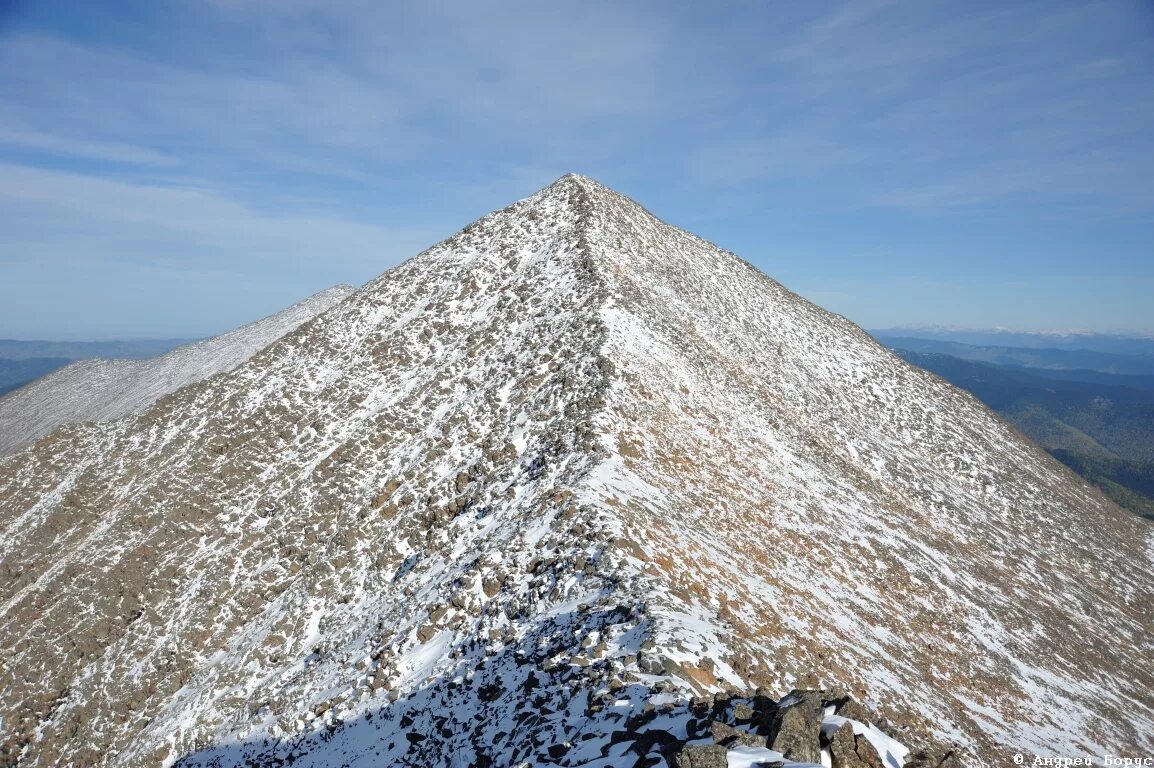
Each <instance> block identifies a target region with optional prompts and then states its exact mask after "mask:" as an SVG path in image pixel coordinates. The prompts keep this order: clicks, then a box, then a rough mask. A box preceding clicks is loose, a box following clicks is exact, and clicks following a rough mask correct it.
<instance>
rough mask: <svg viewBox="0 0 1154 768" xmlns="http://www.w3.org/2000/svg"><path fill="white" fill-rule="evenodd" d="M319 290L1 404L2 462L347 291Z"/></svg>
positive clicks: (66, 372)
mask: <svg viewBox="0 0 1154 768" xmlns="http://www.w3.org/2000/svg"><path fill="white" fill-rule="evenodd" d="M353 290H354V289H353V288H352V287H351V286H348V285H337V286H333V287H331V288H326V289H325V290H322V291H319V292H317V293H315V294H313V295H312V296H309V297H308V298H305V299H303V300H301V301H299V302H297V303H295V304H293V305H291V306H289V307H286V308H285V309H283V310H281V311H280V312H277V313H274V314H272V315H269V316H268V317H265V318H262V319H260V320H256V321H254V322H252V323H248V324H246V325H243V326H241V327H239V328H236V329H234V330H231V331H228V332H226V333H222V334H220V335H219V336H214V337H212V338H210V339H202V340H200V341H194V342H192V343H189V344H185V345H183V346H180V347H177V348H176V349H173V350H170V351H168V352H165V353H164V354H162V355H159V356H157V357H153V358H143V359H115V358H114V359H101V358H93V359H86V360H78V361H76V362H73V363H70V364H68V365H66V366H64V367H62V368H60V369H58V370H55V371H53V372H51V373H49V374H47V375H46V376H44V377H42V378H40V379H37V380H35V381H33V382H30V383H28V384H25V385H24V386H23V387H21V388H20V389H19V390H16V391H14V392H12V393H10V394H9V395H8V396H6V397H3V398H0V456H2V455H4V454H6V453H11V452H12V451H13V450H16V449H18V448H20V447H23V446H25V445H27V444H29V443H31V442H33V441H35V440H37V439H39V438H41V437H43V436H44V435H46V434H48V433H49V432H50V431H51V430H52V429H54V428H56V427H58V426H60V425H62V424H68V423H71V422H75V421H107V420H110V419H115V418H118V417H121V416H126V415H128V414H130V413H134V412H137V411H139V410H142V409H144V408H146V407H147V406H148V405H149V404H150V403H152V402H153V401H155V400H156V399H157V398H158V397H161V396H163V395H165V394H168V393H170V392H173V391H175V390H176V389H179V388H180V387H182V386H185V385H187V384H191V383H194V382H195V381H197V380H199V379H200V378H204V377H207V376H211V375H214V374H216V373H220V372H222V371H226V370H228V369H229V368H231V367H233V366H236V365H238V364H240V363H241V362H243V361H244V360H245V359H246V358H248V357H249V356H250V355H252V354H253V353H254V352H256V351H257V350H259V349H261V348H262V347H264V346H266V345H267V344H269V343H270V342H272V341H275V340H276V339H277V338H278V337H279V336H281V335H283V334H284V333H286V332H288V331H289V330H291V329H292V328H294V327H296V326H297V325H299V324H300V323H302V322H305V321H307V320H309V319H311V318H312V317H314V316H315V315H316V314H318V313H320V312H323V311H324V310H326V309H328V308H329V307H331V306H332V305H333V304H334V303H336V302H337V301H340V300H342V299H344V298H345V297H346V296H348V295H349V294H350V293H352V292H353Z"/></svg>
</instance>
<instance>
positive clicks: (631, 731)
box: [557, 688, 963, 768]
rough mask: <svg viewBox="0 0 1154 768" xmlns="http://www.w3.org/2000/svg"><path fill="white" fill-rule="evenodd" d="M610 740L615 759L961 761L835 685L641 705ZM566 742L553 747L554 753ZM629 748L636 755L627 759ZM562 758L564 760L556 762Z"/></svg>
mask: <svg viewBox="0 0 1154 768" xmlns="http://www.w3.org/2000/svg"><path fill="white" fill-rule="evenodd" d="M624 726H625V727H624V728H623V729H622V730H620V731H618V732H617V733H615V734H614V735H613V738H612V743H613V744H616V745H621V744H622V743H627V744H628V745H629V746H628V747H627V748H626V749H625V750H624V751H623V752H622V751H621V750H620V748H618V749H614V750H612V751H613V752H614V753H615V754H617V755H618V756H619V757H618V758H617V760H619V761H620V762H615V763H614V764H616V765H626V764H632V765H637V766H650V765H661V764H663V763H664V764H669V765H672V766H674V768H733V766H740V767H741V768H788V767H789V766H805V765H819V766H824V767H825V768H961V766H962V765H963V763H962V761H961V759H960V758H959V750H958V749H957V748H956V747H954V746H951V745H945V744H942V743H939V742H936V741H934V740H932V739H929V738H928V737H925V736H923V735H920V734H916V733H913V732H912V731H910V730H909V729H905V728H899V727H895V726H893V725H892V724H890V723H889V722H887V721H886V720H885V719H884V718H880V717H877V716H875V715H874V714H873V713H872V712H871V711H870V710H869V709H868V708H866V707H865V706H864V705H862V704H861V703H859V702H857V701H854V700H853V699H852V698H851V697H850V696H849V694H848V693H847V692H846V691H845V690H844V689H840V688H829V689H825V690H794V691H792V692H790V694H789V695H787V696H785V697H784V698H782V699H781V700H780V701H774V700H773V699H771V698H769V697H768V696H764V695H754V696H752V697H739V696H730V695H727V694H719V695H716V696H711V697H702V698H698V699H696V700H694V701H693V702H690V703H684V702H679V703H669V704H664V705H658V706H652V705H650V706H647V707H646V709H645V710H643V712H642V713H641V714H640V715H635V716H634V717H633V718H631V719H630V720H629V721H627V722H626V723H624ZM565 751H568V750H567V748H564V747H558V748H557V757H559V758H560V757H562V754H563V752H565ZM630 756H633V758H634V760H635V762H632V763H630V760H629V758H630ZM561 764H565V763H564V762H562V763H561Z"/></svg>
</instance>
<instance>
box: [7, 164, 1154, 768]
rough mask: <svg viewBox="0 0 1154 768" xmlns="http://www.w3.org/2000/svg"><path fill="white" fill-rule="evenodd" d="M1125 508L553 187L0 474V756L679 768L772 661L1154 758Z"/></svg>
mask: <svg viewBox="0 0 1154 768" xmlns="http://www.w3.org/2000/svg"><path fill="white" fill-rule="evenodd" d="M1144 525H1145V523H1144V521H1141V520H1139V519H1137V518H1134V517H1133V516H1131V515H1128V514H1126V513H1123V512H1122V511H1121V510H1119V509H1117V508H1116V507H1114V506H1113V505H1112V504H1110V503H1109V502H1108V501H1106V500H1105V499H1104V498H1103V497H1101V495H1100V494H1097V493H1096V492H1093V491H1092V490H1090V489H1088V488H1087V487H1086V486H1085V485H1084V484H1083V483H1081V482H1079V481H1078V480H1077V479H1076V478H1074V477H1073V476H1072V475H1071V474H1070V473H1069V472H1068V471H1067V470H1066V469H1065V468H1063V467H1062V466H1061V465H1059V464H1057V463H1056V462H1055V461H1053V460H1052V459H1050V458H1049V457H1048V456H1047V455H1046V454H1045V453H1044V452H1042V451H1041V450H1040V449H1038V448H1037V447H1036V446H1033V445H1032V444H1030V443H1028V442H1026V441H1025V440H1024V439H1023V438H1022V437H1021V436H1020V435H1018V434H1017V433H1016V432H1014V431H1013V430H1012V429H1011V428H1009V427H1008V426H1007V425H1006V424H1004V423H1003V422H1002V421H1001V420H999V419H998V418H996V417H995V416H993V415H992V414H990V413H989V412H988V411H986V410H985V409H984V408H982V407H981V406H980V405H979V404H978V403H977V402H976V401H974V400H973V399H972V398H969V397H968V396H966V395H963V394H962V393H960V392H958V391H957V390H955V389H953V388H951V387H949V386H948V385H946V384H945V383H944V382H942V381H941V380H939V379H937V378H936V377H933V376H931V375H929V374H926V373H924V372H921V371H918V370H916V369H914V368H912V367H910V366H908V365H906V364H905V363H904V362H902V361H901V360H900V359H898V358H897V357H895V356H894V355H892V354H890V353H889V352H887V351H886V350H885V349H884V348H882V347H880V346H879V345H878V344H876V343H875V342H874V341H873V340H872V339H870V338H869V337H868V336H867V335H866V334H865V333H864V332H862V331H861V330H860V329H858V328H857V327H856V326H854V325H852V324H851V323H849V322H848V321H846V320H844V319H843V318H839V317H836V316H834V315H830V314H829V313H827V312H825V311H824V310H822V309H820V308H818V307H816V306H814V305H812V304H810V303H808V302H805V301H803V300H802V299H800V298H798V297H797V296H795V295H793V294H791V293H790V292H788V291H786V290H785V289H784V288H782V287H781V286H780V285H778V284H777V283H775V282H774V281H772V280H770V279H768V278H767V277H765V276H764V275H762V274H761V273H760V272H758V271H756V270H755V269H753V268H751V267H750V266H749V265H747V264H745V263H744V262H741V261H740V260H739V259H737V258H736V257H735V256H733V255H732V254H729V253H727V252H724V251H721V250H720V249H718V248H716V247H714V246H712V245H710V244H709V243H707V242H705V241H704V240H701V239H700V238H697V237H695V236H693V235H691V234H689V233H687V232H684V231H682V230H680V229H677V228H676V227H673V226H670V225H667V224H664V223H662V222H660V221H658V220H657V219H656V218H654V217H653V216H651V215H650V214H648V213H647V212H646V211H645V210H644V209H643V208H641V207H640V206H639V205H637V204H636V203H633V202H632V201H629V200H628V198H625V197H623V196H620V195H617V193H614V192H611V191H610V190H608V189H607V188H605V187H603V186H601V185H600V184H597V183H596V182H593V181H592V180H589V179H586V178H584V177H578V176H566V177H562V178H561V179H559V180H558V181H557V182H555V183H554V184H552V185H550V186H549V187H547V188H546V189H544V190H542V191H540V192H538V193H537V194H535V195H533V196H532V197H530V198H526V199H525V200H522V201H520V202H518V203H514V204H513V205H511V206H509V207H507V208H504V209H502V210H499V211H496V212H494V213H492V214H489V215H488V216H485V217H483V218H481V219H479V220H477V221H476V222H474V223H473V224H471V225H469V226H468V227H466V228H465V229H463V230H461V231H460V232H458V233H457V234H456V235H454V236H453V237H451V238H449V239H448V240H446V241H444V242H442V243H439V244H437V245H435V246H433V247H432V248H430V249H429V250H427V251H425V252H424V253H423V254H421V255H419V256H417V257H415V258H413V259H410V260H409V261H407V262H405V263H404V264H402V265H400V266H398V267H397V268H395V269H393V270H390V271H389V272H387V273H385V274H384V275H382V276H381V277H379V278H377V279H376V280H374V281H372V282H371V283H370V284H369V285H367V286H366V288H365V289H363V290H360V291H357V292H356V293H354V294H352V295H351V296H349V297H348V298H347V299H345V300H343V301H341V302H339V303H337V304H335V305H334V306H333V307H332V308H330V309H329V310H328V311H326V312H324V313H322V314H320V315H319V316H317V317H316V318H315V319H314V320H312V321H311V322H309V323H307V324H305V325H303V326H301V327H300V328H299V329H298V330H296V331H294V332H292V333H289V334H288V335H286V336H284V337H283V338H281V339H280V340H279V341H277V342H276V343H274V344H272V345H270V346H268V347H266V348H265V349H264V350H262V351H261V352H259V353H258V354H256V355H254V356H253V357H252V358H250V359H249V360H248V361H247V362H246V363H244V364H243V365H240V366H239V367H237V368H235V369H233V370H231V371H228V372H226V373H224V374H222V375H218V376H214V377H211V378H208V379H206V380H204V381H201V382H199V383H197V384H194V385H191V386H188V387H185V388H183V389H181V390H179V391H177V392H174V393H172V394H171V395H169V396H167V397H164V398H161V399H160V400H159V401H157V402H156V403H155V404H154V405H153V406H152V407H150V408H149V409H148V410H147V411H146V412H144V413H142V414H139V415H136V416H130V417H126V418H124V419H122V420H119V421H116V422H113V423H111V424H103V425H91V424H90V425H80V426H75V427H73V428H70V429H68V430H63V431H58V432H56V433H54V434H53V435H52V436H50V437H49V438H47V439H45V440H43V441H41V442H40V443H38V444H37V445H36V446H35V447H34V448H31V449H28V450H25V451H22V452H20V453H17V454H15V455H13V456H10V457H7V458H5V459H0V564H2V565H0V568H3V569H4V571H3V572H4V573H5V575H6V576H7V578H6V579H0V652H3V653H4V654H5V658H6V659H7V660H8V661H9V666H10V668H11V669H19V670H20V671H21V674H20V675H19V676H9V679H8V681H7V682H6V683H5V686H6V687H5V695H4V697H3V700H2V701H0V718H2V721H3V723H4V734H3V736H2V737H0V739H2V741H0V748H3V750H2V751H0V758H6V756H11V755H19V756H20V758H19V759H20V760H21V761H22V762H21V764H25V763H27V764H28V765H53V764H68V763H72V764H88V763H101V762H103V764H107V765H124V766H135V765H156V764H171V763H172V762H174V761H182V764H186V765H230V766H231V765H242V764H257V765H264V764H269V765H271V764H277V763H278V762H283V761H284V760H286V759H287V758H288V757H289V756H291V757H292V759H293V761H294V765H298V766H310V765H315V766H320V765H331V764H348V765H351V766H357V767H358V768H359V766H368V765H382V764H384V765H422V766H425V765H448V764H454V761H456V763H457V764H476V765H491V764H522V763H526V764H530V765H545V764H561V765H574V766H576V765H594V766H595V765H600V766H607V765H626V764H630V761H631V760H633V756H636V760H634V761H633V762H635V763H636V764H638V765H640V764H666V765H668V763H669V759H670V755H669V754H667V753H666V752H667V750H665V747H666V746H668V744H671V743H684V742H686V741H691V740H696V739H698V738H705V737H704V736H702V734H697V733H696V732H695V731H693V730H691V729H690V726H689V723H690V722H696V721H692V720H691V718H690V717H689V714H690V711H691V708H692V707H693V706H695V705H694V704H693V701H694V699H695V697H696V698H698V700H700V697H714V699H713V702H714V704H715V705H716V706H719V707H725V706H726V705H725V704H724V701H725V700H726V698H727V696H728V695H729V694H731V693H744V694H749V695H752V694H753V693H754V692H755V691H757V689H758V688H764V689H767V690H769V691H772V692H774V693H776V694H783V693H785V692H786V691H788V690H790V689H791V688H792V687H793V686H794V684H795V683H796V682H797V681H799V680H800V681H807V683H808V684H809V685H810V686H811V687H813V686H816V685H818V684H822V685H827V686H828V685H837V686H839V687H842V688H844V689H845V691H853V692H854V694H855V696H857V697H858V698H860V699H864V700H865V701H866V702H867V703H868V704H869V705H870V706H871V707H873V708H874V709H875V710H876V711H877V712H880V713H881V714H883V715H884V716H885V717H886V719H887V720H888V721H889V722H890V724H891V725H893V726H895V728H896V729H897V730H894V729H891V730H892V731H893V732H894V733H897V734H899V735H900V738H901V739H906V740H910V741H916V740H917V739H918V738H920V736H919V734H921V735H925V736H926V738H930V737H934V738H939V739H948V740H954V741H959V742H962V743H963V745H964V749H963V751H962V752H960V753H959V754H961V755H962V756H963V758H964V759H965V760H966V761H967V762H969V763H971V764H975V765H976V764H980V763H985V764H989V763H991V762H1001V761H1004V760H1007V759H1009V756H1010V755H1011V754H1012V753H1013V752H1015V751H1020V752H1028V753H1031V754H1084V753H1086V752H1087V751H1089V752H1098V753H1100V754H1101V753H1104V752H1105V751H1112V752H1114V753H1120V754H1125V753H1127V752H1126V751H1125V750H1128V751H1130V752H1134V753H1143V752H1148V751H1149V750H1151V749H1154V741H1152V739H1154V736H1152V735H1151V734H1154V699H1152V698H1151V697H1152V694H1151V691H1154V671H1152V670H1154V659H1151V657H1150V652H1149V645H1148V640H1147V638H1148V635H1149V631H1150V618H1149V617H1150V616H1151V615H1154V605H1152V604H1151V597H1150V596H1151V594H1154V576H1152V575H1151V574H1152V573H1154V568H1151V564H1152V563H1151V560H1150V558H1151V554H1150V552H1151V551H1154V548H1151V549H1150V551H1148V549H1147V544H1146V542H1147V540H1148V531H1147V529H1146V528H1144V527H1143V526H1144ZM1088 626H1089V627H1093V628H1094V631H1093V632H1090V631H1087V632H1079V631H1074V630H1073V629H1071V628H1078V627H1088ZM1023 628H1027V629H1028V630H1029V631H1024V630H1023ZM1103 637H1106V638H1109V639H1110V641H1109V642H1103V641H1101V639H1100V638H1103ZM61 649H63V652H62V650H61ZM838 698H839V699H843V698H844V697H838ZM818 703H819V704H821V703H822V702H818ZM819 709H820V708H819ZM693 728H696V725H694V726H693ZM630 729H631V730H630ZM642 731H645V732H644V733H642ZM623 734H624V736H623ZM746 736H747V737H749V738H753V739H756V738H757V734H753V733H749V734H746ZM624 737H628V739H629V740H628V741H623V738H624ZM813 738H814V739H815V743H816V739H817V736H816V734H815V735H814V737H813ZM627 752H629V756H628V758H627V756H626V753H627ZM767 752H768V750H767ZM818 752H819V753H820V748H819V749H818ZM767 759H770V758H769V757H768V756H767ZM773 759H777V758H773ZM0 762H2V760H0ZM899 762H900V761H899ZM933 764H937V763H936V762H935V763H933Z"/></svg>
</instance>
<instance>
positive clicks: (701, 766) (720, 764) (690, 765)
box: [673, 744, 729, 768]
mask: <svg viewBox="0 0 1154 768" xmlns="http://www.w3.org/2000/svg"><path fill="white" fill-rule="evenodd" d="M727 752H728V750H727V749H726V748H725V747H723V746H721V745H720V744H702V745H696V746H692V747H684V748H682V750H681V751H680V752H678V753H677V754H676V755H674V757H673V765H674V766H675V768H729V759H728V758H727V757H726V753H727Z"/></svg>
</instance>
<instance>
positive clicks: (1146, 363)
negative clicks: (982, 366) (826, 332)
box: [874, 332, 1154, 376]
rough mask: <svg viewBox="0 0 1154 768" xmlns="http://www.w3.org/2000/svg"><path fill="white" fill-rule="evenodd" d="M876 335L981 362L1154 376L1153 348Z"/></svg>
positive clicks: (886, 340) (887, 342)
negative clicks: (1011, 343) (1009, 343)
mask: <svg viewBox="0 0 1154 768" xmlns="http://www.w3.org/2000/svg"><path fill="white" fill-rule="evenodd" d="M874 338H876V339H878V340H879V341H881V342H882V343H883V344H885V345H886V346H889V347H893V348H895V349H908V350H910V351H911V352H924V353H929V354H941V355H950V356H951V357H957V358H961V359H962V360H971V361H974V362H980V363H993V364H995V365H1014V366H1020V367H1025V368H1044V369H1049V370H1061V371H1078V370H1081V371H1086V370H1089V371H1099V372H1102V373H1111V374H1124V375H1131V376H1154V352H1151V353H1150V354H1137V353H1134V354H1124V353H1120V352H1103V351H1100V350H1093V349H1058V348H1048V347H1013V346H982V345H977V344H967V343H964V342H959V341H947V340H942V339H925V338H915V337H911V336H890V335H887V334H885V333H881V332H877V333H875V334H874Z"/></svg>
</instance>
